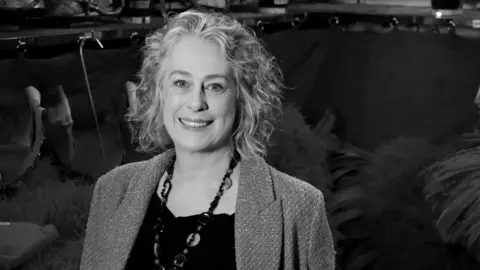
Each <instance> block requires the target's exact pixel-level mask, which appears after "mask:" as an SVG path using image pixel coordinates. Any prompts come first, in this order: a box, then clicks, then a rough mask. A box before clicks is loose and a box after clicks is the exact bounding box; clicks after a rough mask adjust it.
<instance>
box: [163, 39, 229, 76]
mask: <svg viewBox="0 0 480 270" xmlns="http://www.w3.org/2000/svg"><path fill="white" fill-rule="evenodd" d="M170 66H171V69H172V70H183V71H186V72H189V73H190V74H206V73H224V74H226V73H228V70H229V66H228V61H227V59H226V58H225V56H224V54H223V52H222V50H221V48H220V46H218V45H217V44H215V43H214V42H212V41H208V40H205V39H203V38H201V37H196V36H187V37H183V38H181V39H180V40H179V41H178V43H177V44H176V46H174V48H173V49H172V51H171V55H170Z"/></svg>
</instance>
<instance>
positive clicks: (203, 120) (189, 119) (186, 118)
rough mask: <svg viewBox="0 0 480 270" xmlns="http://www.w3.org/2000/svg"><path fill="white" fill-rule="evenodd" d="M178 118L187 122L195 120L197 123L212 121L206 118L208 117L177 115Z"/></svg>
mask: <svg viewBox="0 0 480 270" xmlns="http://www.w3.org/2000/svg"><path fill="white" fill-rule="evenodd" d="M178 120H180V121H182V120H185V121H188V122H197V123H209V124H210V123H212V122H213V120H208V119H200V118H188V117H179V118H178Z"/></svg>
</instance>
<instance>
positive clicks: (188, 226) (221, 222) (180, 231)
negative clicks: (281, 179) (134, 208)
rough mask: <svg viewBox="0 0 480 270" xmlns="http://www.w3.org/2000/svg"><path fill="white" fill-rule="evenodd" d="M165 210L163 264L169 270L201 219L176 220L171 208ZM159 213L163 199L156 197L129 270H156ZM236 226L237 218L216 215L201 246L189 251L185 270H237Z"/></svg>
mask: <svg viewBox="0 0 480 270" xmlns="http://www.w3.org/2000/svg"><path fill="white" fill-rule="evenodd" d="M165 210H166V211H164V214H163V216H162V218H163V220H164V221H165V227H164V230H163V232H162V234H161V235H160V239H161V240H160V246H161V254H160V261H161V264H162V265H163V266H165V268H166V269H169V268H170V266H171V265H172V263H173V258H174V257H175V255H177V254H179V253H181V252H182V250H183V249H184V248H185V243H186V241H187V236H188V235H189V234H191V233H192V232H195V228H196V226H197V222H198V217H199V216H198V215H194V216H187V217H176V218H175V216H174V215H173V214H172V212H171V211H170V210H169V209H168V208H167V209H165ZM159 213H160V199H159V197H158V196H157V195H156V193H154V195H153V196H152V199H151V201H150V204H149V206H148V210H147V213H146V214H145V218H144V220H143V224H142V226H141V227H140V231H139V233H138V236H137V239H136V241H135V244H134V245H133V248H132V251H131V253H130V257H129V259H128V261H127V265H126V267H125V269H127V270H130V269H131V270H136V269H155V268H154V266H155V264H154V254H153V244H154V237H155V234H154V231H153V226H154V224H155V221H156V217H157V215H158V214H159ZM234 224H235V221H234V215H233V214H232V215H228V214H218V215H214V217H213V220H212V221H211V222H210V223H209V224H208V226H207V227H206V228H204V229H202V231H201V232H200V242H199V244H198V245H197V246H195V247H193V248H190V249H189V252H188V255H187V262H186V263H185V265H184V267H183V268H182V269H184V270H189V269H211V270H212V269H222V270H234V269H236V264H235V233H234Z"/></svg>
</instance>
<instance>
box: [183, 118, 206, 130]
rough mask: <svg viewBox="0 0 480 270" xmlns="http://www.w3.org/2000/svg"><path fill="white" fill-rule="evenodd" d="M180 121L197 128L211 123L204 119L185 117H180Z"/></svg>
mask: <svg viewBox="0 0 480 270" xmlns="http://www.w3.org/2000/svg"><path fill="white" fill-rule="evenodd" d="M180 121H181V122H182V123H183V124H184V125H186V126H189V127H195V128H200V127H206V126H208V124H209V123H208V122H204V121H188V120H185V119H180Z"/></svg>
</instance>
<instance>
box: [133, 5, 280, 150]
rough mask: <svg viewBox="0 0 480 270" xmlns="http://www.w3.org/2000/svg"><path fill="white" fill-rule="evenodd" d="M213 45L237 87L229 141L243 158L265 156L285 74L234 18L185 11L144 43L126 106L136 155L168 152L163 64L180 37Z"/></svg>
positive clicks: (250, 31) (259, 42) (274, 123)
mask: <svg viewBox="0 0 480 270" xmlns="http://www.w3.org/2000/svg"><path fill="white" fill-rule="evenodd" d="M187 35H195V36H199V37H202V38H204V39H206V40H208V41H211V42H214V43H215V44H217V45H218V46H219V47H220V48H221V51H222V53H223V54H224V55H225V57H226V59H227V61H228V63H229V65H230V67H231V68H232V71H233V74H234V79H235V82H236V87H237V117H236V119H235V122H234V126H233V130H234V132H233V134H232V140H233V143H234V145H235V147H236V149H237V151H238V152H239V153H240V155H241V156H242V157H251V156H261V157H264V156H265V155H266V152H267V147H268V145H269V138H270V135H271V134H272V132H273V131H274V129H275V125H276V123H277V119H278V117H279V116H280V114H281V112H282V91H283V89H284V85H283V82H282V81H283V75H282V73H281V71H280V68H279V66H278V64H277V63H276V61H275V59H274V57H273V56H272V55H271V54H269V53H268V52H267V50H266V49H265V47H264V46H263V44H262V42H261V41H260V40H259V39H258V38H257V37H256V35H255V32H254V31H253V30H251V29H249V28H246V27H244V26H243V25H242V24H241V23H239V22H238V21H236V20H235V19H234V18H233V17H232V16H230V15H226V14H221V13H207V12H200V11H197V10H189V11H185V12H182V13H179V14H178V15H175V16H173V17H170V18H169V19H168V21H167V23H166V25H165V26H164V27H163V28H162V29H159V30H157V31H155V32H154V33H152V34H151V35H149V36H148V37H147V38H146V41H145V46H144V48H143V61H142V66H141V68H140V71H139V73H138V77H139V79H140V83H139V85H138V87H137V88H136V89H135V93H134V94H135V99H136V102H135V103H134V104H132V105H131V106H130V109H129V112H128V113H127V120H128V121H129V122H130V127H131V130H132V131H133V134H134V139H135V140H136V141H137V143H138V150H139V151H143V152H160V151H162V150H164V149H166V148H169V147H171V145H172V141H171V138H170V137H169V135H168V133H167V132H166V129H165V126H164V124H163V120H162V119H163V118H162V110H161V108H162V100H163V99H162V91H161V89H162V86H163V82H164V77H165V67H164V61H165V58H166V57H167V55H168V53H169V52H170V50H171V49H172V48H173V47H174V46H175V45H176V44H177V42H178V41H179V40H180V39H181V38H182V37H184V36H187Z"/></svg>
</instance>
